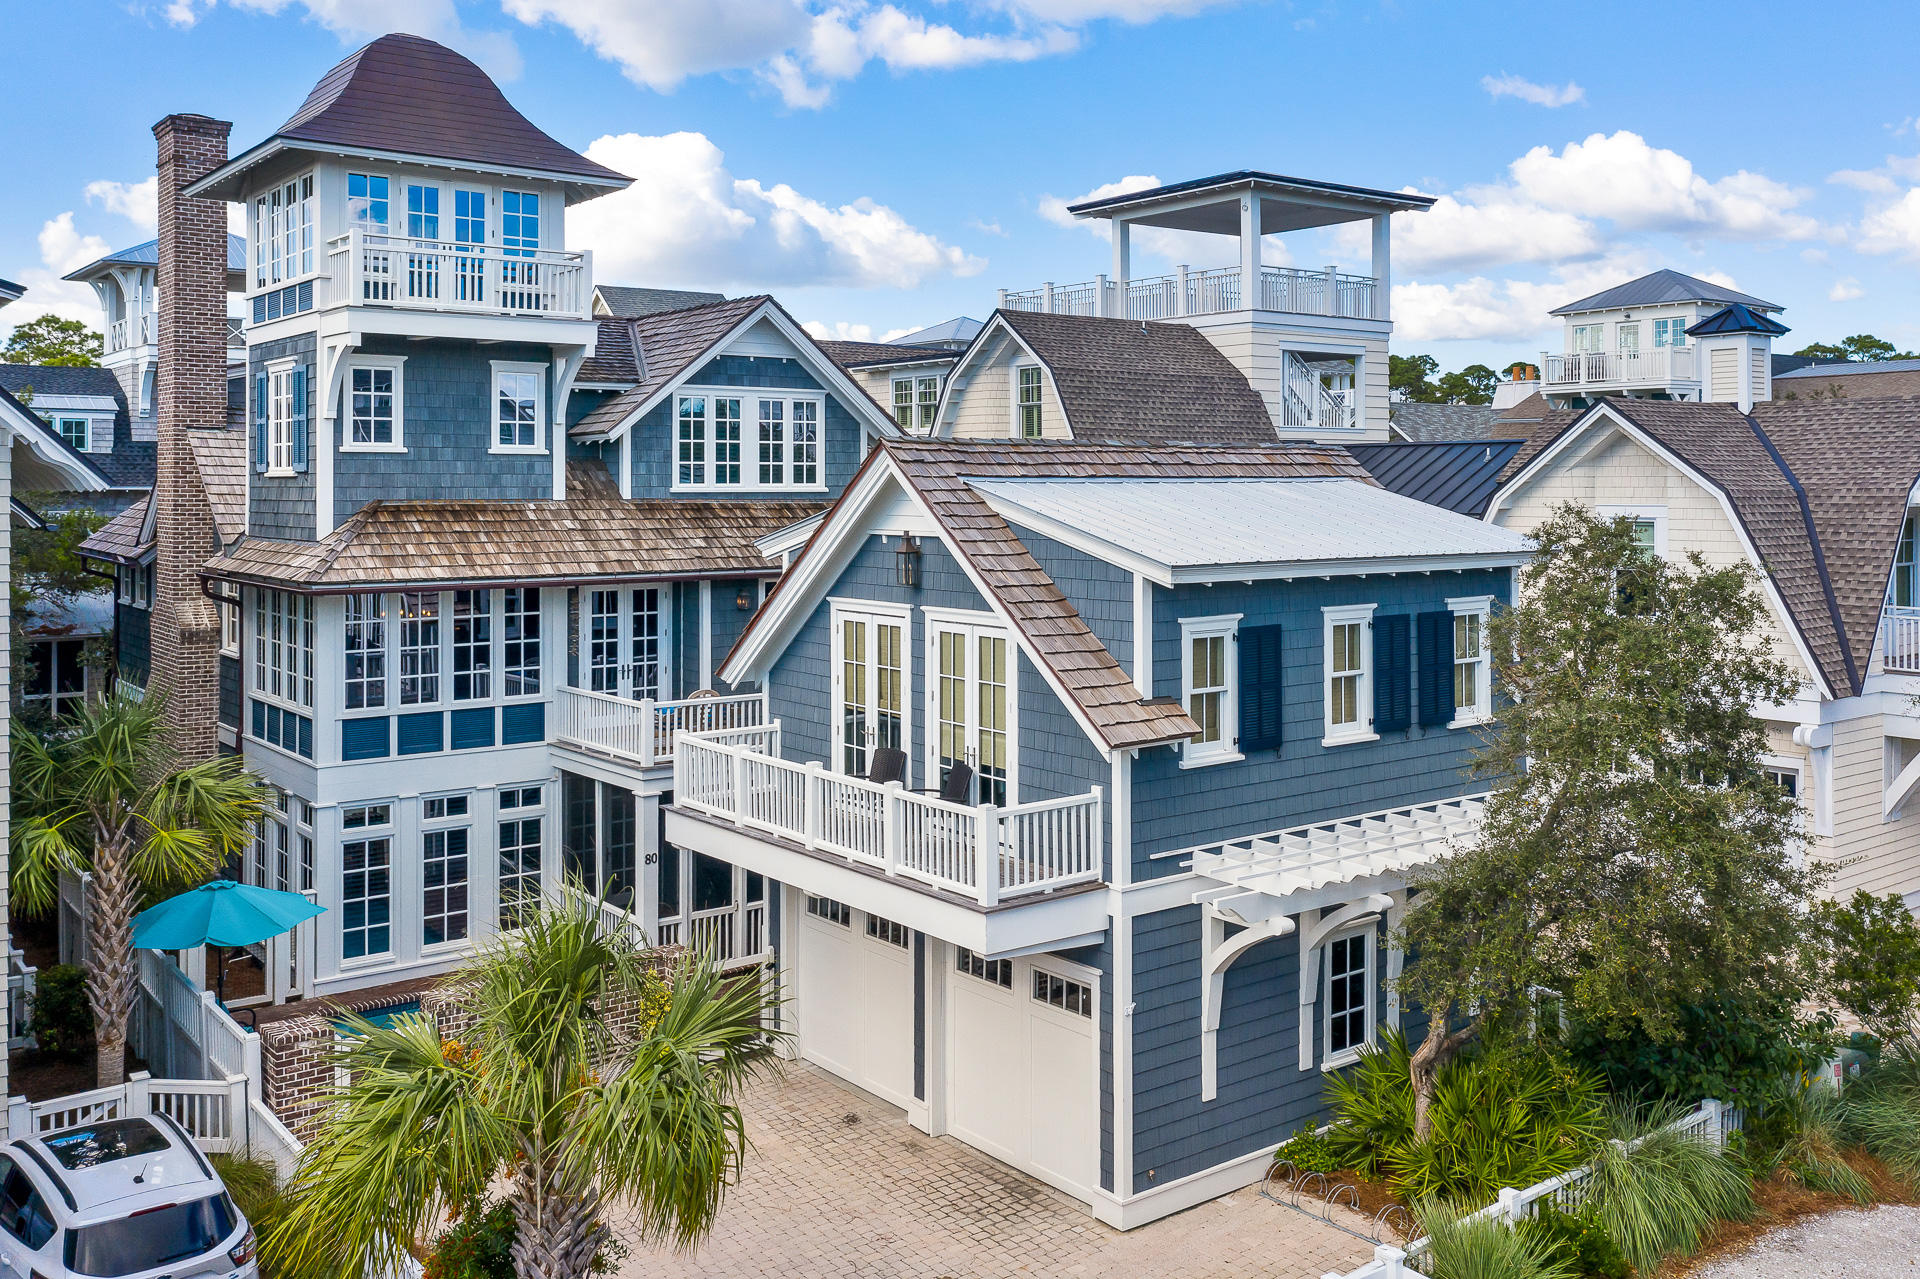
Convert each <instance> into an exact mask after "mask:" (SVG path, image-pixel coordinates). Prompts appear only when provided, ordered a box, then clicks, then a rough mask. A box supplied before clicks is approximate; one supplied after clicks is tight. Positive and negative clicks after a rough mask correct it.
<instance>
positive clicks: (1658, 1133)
mask: <svg viewBox="0 0 1920 1279" xmlns="http://www.w3.org/2000/svg"><path fill="white" fill-rule="evenodd" d="M1681 1113H1683V1112H1680V1111H1678V1110H1677V1109H1676V1108H1674V1107H1672V1106H1654V1107H1644V1108H1637V1109H1629V1110H1616V1111H1615V1112H1614V1113H1613V1115H1612V1117H1611V1122H1612V1127H1613V1137H1614V1140H1612V1141H1608V1142H1606V1143H1604V1144H1602V1145H1600V1146H1598V1147H1596V1148H1595V1149H1594V1151H1593V1157H1592V1159H1591V1160H1590V1161H1589V1167H1590V1168H1591V1169H1592V1175H1591V1177H1590V1178H1589V1180H1588V1182H1587V1190H1588V1194H1589V1196H1590V1202H1592V1203H1593V1204H1594V1206H1595V1208H1596V1209H1597V1210H1598V1212H1599V1216H1600V1222H1601V1224H1602V1225H1604V1226H1605V1227H1606V1229H1607V1233H1608V1234H1609V1235H1611V1236H1612V1237H1613V1240H1614V1242H1615V1243H1617V1244H1619V1245H1620V1251H1621V1252H1623V1253H1625V1254H1626V1258H1627V1262H1628V1264H1630V1265H1632V1266H1633V1268H1634V1269H1635V1270H1639V1271H1642V1272H1645V1273H1649V1274H1650V1273H1652V1271H1653V1270H1654V1268H1655V1267H1657V1266H1658V1265H1659V1264H1660V1259H1661V1258H1662V1257H1664V1256H1666V1255H1668V1254H1669V1253H1678V1254H1680V1255H1682V1256H1690V1255H1691V1254H1692V1253H1693V1250H1694V1249H1695V1248H1696V1247H1698V1246H1699V1243H1700V1237H1701V1236H1702V1235H1703V1234H1705V1233H1706V1231H1707V1229H1708V1228H1709V1227H1711V1226H1712V1225H1713V1224H1714V1223H1715V1222H1718V1221H1744V1220H1746V1219H1747V1218H1748V1217H1751V1216H1752V1215H1753V1183H1752V1182H1751V1181H1749V1180H1748V1178H1747V1171H1746V1169H1745V1168H1744V1167H1742V1166H1741V1165H1740V1164H1739V1163H1738V1162H1737V1161H1736V1160H1735V1159H1734V1158H1732V1157H1731V1156H1729V1155H1728V1154H1727V1153H1726V1152H1724V1151H1722V1150H1720V1149H1719V1148H1717V1147H1715V1146H1714V1145H1713V1144H1712V1143H1711V1142H1709V1141H1703V1140H1700V1139H1698V1138H1696V1137H1694V1136H1691V1135H1689V1134H1685V1133H1679V1132H1675V1131H1673V1130H1672V1129H1670V1128H1668V1127H1667V1126H1666V1125H1668V1124H1670V1123H1672V1122H1673V1121H1674V1120H1675V1119H1677V1118H1679V1116H1680V1114H1681Z"/></svg>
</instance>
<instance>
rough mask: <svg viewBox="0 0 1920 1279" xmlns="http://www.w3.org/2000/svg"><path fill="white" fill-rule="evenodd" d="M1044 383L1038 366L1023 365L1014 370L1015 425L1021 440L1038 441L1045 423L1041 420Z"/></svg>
mask: <svg viewBox="0 0 1920 1279" xmlns="http://www.w3.org/2000/svg"><path fill="white" fill-rule="evenodd" d="M1041 396H1042V383H1041V380H1040V366H1039V365H1038V364H1022V365H1021V366H1020V367H1019V368H1017V369H1015V370H1014V398H1013V413H1014V425H1015V427H1016V428H1017V430H1018V431H1019V434H1020V438H1021V439H1025V440H1037V439H1039V438H1040V436H1041V432H1042V430H1043V427H1044V423H1043V421H1042V418H1041V408H1040V405H1041Z"/></svg>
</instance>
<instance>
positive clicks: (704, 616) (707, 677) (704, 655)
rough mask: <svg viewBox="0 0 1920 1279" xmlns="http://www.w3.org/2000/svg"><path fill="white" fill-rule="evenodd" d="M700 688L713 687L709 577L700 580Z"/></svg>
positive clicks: (710, 586) (710, 581) (711, 615)
mask: <svg viewBox="0 0 1920 1279" xmlns="http://www.w3.org/2000/svg"><path fill="white" fill-rule="evenodd" d="M661 629H663V630H664V629H665V628H664V627H662V628H661ZM662 683H665V681H664V680H663V681H662ZM700 687H701V688H703V689H705V688H712V687H713V579H712V578H710V577H703V578H701V579H700Z"/></svg>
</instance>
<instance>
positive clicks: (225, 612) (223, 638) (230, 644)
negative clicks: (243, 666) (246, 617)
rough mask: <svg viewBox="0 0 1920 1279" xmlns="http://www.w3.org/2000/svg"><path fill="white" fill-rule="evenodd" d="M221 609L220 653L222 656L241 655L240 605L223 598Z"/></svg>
mask: <svg viewBox="0 0 1920 1279" xmlns="http://www.w3.org/2000/svg"><path fill="white" fill-rule="evenodd" d="M217 607H218V608H219V610H220V655H221V656H222V657H238V656H240V606H239V605H238V604H233V603H229V602H228V601H226V600H221V601H220V602H219V604H218V605H217Z"/></svg>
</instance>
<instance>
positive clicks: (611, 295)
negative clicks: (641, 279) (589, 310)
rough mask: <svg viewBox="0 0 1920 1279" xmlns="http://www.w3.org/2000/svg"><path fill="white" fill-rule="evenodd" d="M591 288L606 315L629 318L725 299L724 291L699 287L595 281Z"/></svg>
mask: <svg viewBox="0 0 1920 1279" xmlns="http://www.w3.org/2000/svg"><path fill="white" fill-rule="evenodd" d="M593 292H594V296H595V297H596V298H598V299H599V301H600V305H601V306H602V307H604V308H605V310H606V313H607V314H608V315H611V316H617V317H619V318H622V319H628V320H630V319H632V318H633V317H634V316H636V315H652V314H653V313H654V312H655V311H678V310H680V309H681V308H682V307H689V306H706V305H707V304H708V303H711V302H725V301H726V300H727V296H726V294H724V293H707V292H704V291H702V290H699V289H646V288H633V287H630V286H628V285H624V284H596V285H595V286H594V288H593Z"/></svg>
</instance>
